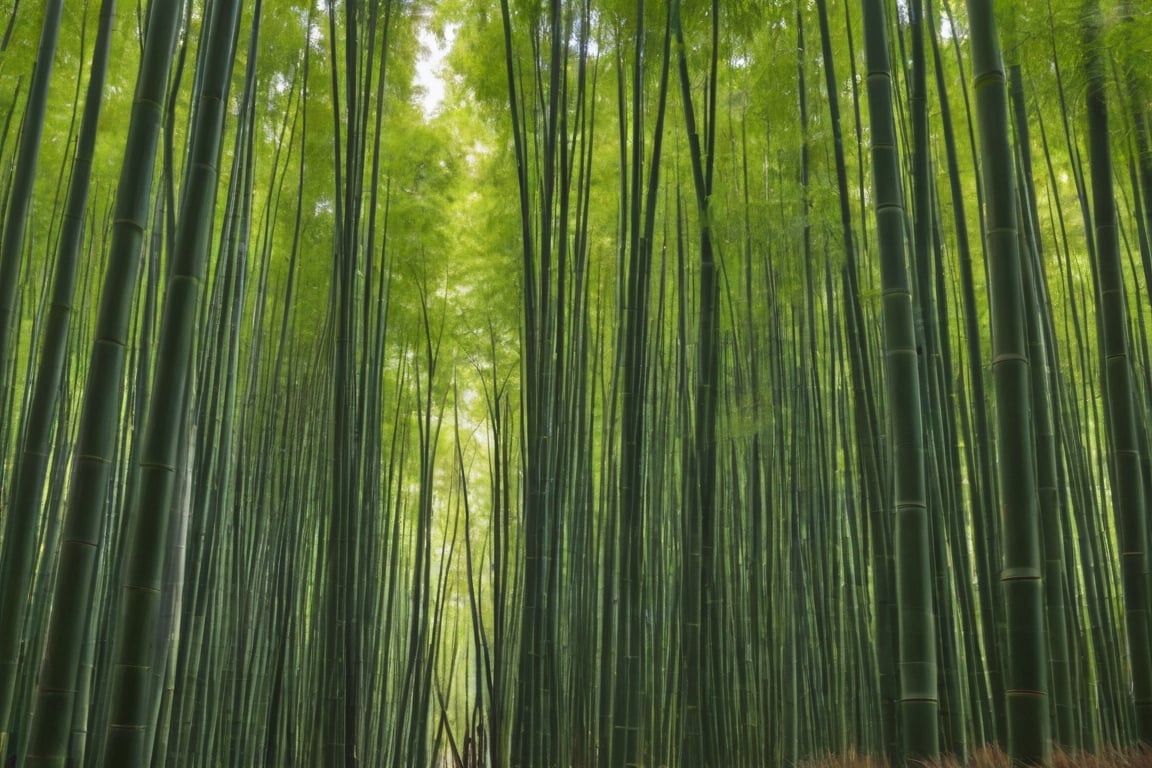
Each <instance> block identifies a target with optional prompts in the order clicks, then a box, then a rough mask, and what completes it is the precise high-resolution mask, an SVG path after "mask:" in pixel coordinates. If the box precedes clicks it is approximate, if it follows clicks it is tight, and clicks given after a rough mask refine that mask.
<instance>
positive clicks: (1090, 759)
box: [797, 747, 1152, 768]
mask: <svg viewBox="0 0 1152 768" xmlns="http://www.w3.org/2000/svg"><path fill="white" fill-rule="evenodd" d="M924 766H925V768H1012V761H1011V760H1009V759H1008V755H1006V754H1004V752H1003V751H1002V750H1001V749H1000V748H999V747H981V748H980V749H978V750H976V751H975V752H973V753H972V755H971V757H970V758H969V759H968V762H967V763H965V764H964V765H961V763H960V762H959V761H957V760H956V759H955V758H951V757H946V758H943V759H942V760H940V762H938V763H925V764H924ZM797 768H891V767H890V766H889V764H888V762H887V761H886V760H884V759H882V758H878V757H871V756H867V755H857V754H855V753H849V754H847V755H838V756H837V755H829V756H826V757H821V758H812V759H808V760H801V761H800V763H799V764H798V766H797ZM1052 768H1152V750H1147V749H1106V750H1104V751H1103V752H1097V753H1093V754H1087V753H1083V752H1082V753H1079V754H1075V755H1072V754H1068V753H1067V752H1063V751H1059V750H1058V751H1057V752H1056V754H1055V755H1053V759H1052Z"/></svg>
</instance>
